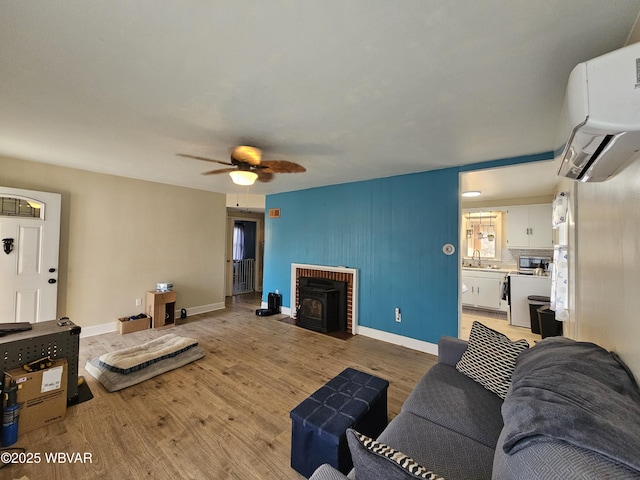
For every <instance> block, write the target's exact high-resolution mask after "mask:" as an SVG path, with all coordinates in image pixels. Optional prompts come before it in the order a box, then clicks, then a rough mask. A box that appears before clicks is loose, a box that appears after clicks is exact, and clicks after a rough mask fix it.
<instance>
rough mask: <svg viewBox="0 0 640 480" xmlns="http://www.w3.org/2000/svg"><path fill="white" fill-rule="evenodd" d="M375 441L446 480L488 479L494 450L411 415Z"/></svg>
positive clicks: (396, 421) (402, 417)
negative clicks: (397, 451)
mask: <svg viewBox="0 0 640 480" xmlns="http://www.w3.org/2000/svg"><path fill="white" fill-rule="evenodd" d="M494 396H495V395H494ZM377 440H378V441H379V442H382V443H385V444H387V445H389V446H390V447H392V448H394V449H396V450H399V451H401V452H403V453H405V454H407V455H409V456H410V457H411V458H413V459H414V460H415V461H416V462H418V463H419V464H420V465H425V466H428V467H429V468H430V469H431V470H433V471H434V472H436V473H438V475H442V476H443V477H444V478H446V479H447V480H469V479H475V480H481V479H490V478H491V467H492V465H493V457H494V454H495V450H494V449H492V448H489V447H486V446H485V445H482V444H481V443H478V442H476V441H475V440H471V439H469V438H467V437H465V436H464V435H460V434H459V433H455V432H453V431H451V430H449V429H447V428H444V427H441V426H440V425H437V424H435V423H433V422H430V421H428V420H425V419H424V418H420V417H417V416H415V415H413V414H411V413H408V412H402V413H400V414H399V415H398V416H396V417H395V418H394V419H393V420H392V421H391V423H390V424H389V425H388V426H387V428H386V429H385V430H384V432H382V434H381V435H380V436H379V437H378V438H377ZM379 478H384V477H382V476H380V477H379ZM356 479H357V480H360V477H359V476H358V474H357V472H356Z"/></svg>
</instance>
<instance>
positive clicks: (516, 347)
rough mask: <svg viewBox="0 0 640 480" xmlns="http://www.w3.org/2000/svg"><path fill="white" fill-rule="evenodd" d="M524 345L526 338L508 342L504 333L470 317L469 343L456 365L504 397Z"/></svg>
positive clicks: (524, 348) (527, 346)
mask: <svg viewBox="0 0 640 480" xmlns="http://www.w3.org/2000/svg"><path fill="white" fill-rule="evenodd" d="M528 348H529V343H528V342H527V341H526V340H518V341H516V342H512V341H511V340H509V337H507V336H506V335H504V334H502V333H500V332H496V331H495V330H492V329H491V328H489V327H487V326H485V325H483V324H482V323H480V322H477V321H474V322H473V324H472V325H471V333H470V334H469V346H468V347H467V350H466V351H465V352H464V354H463V355H462V358H461V359H460V361H459V362H458V363H457V364H456V369H457V370H458V371H459V372H461V373H464V374H465V375H466V376H467V377H469V378H471V379H473V380H475V381H476V382H478V383H479V384H480V385H482V386H483V387H484V388H486V389H487V390H489V391H491V392H493V393H495V394H496V395H498V396H499V397H500V398H502V399H504V398H505V397H506V396H507V392H508V391H509V387H510V386H511V374H512V373H513V370H514V369H515V368H516V358H518V355H520V353H522V352H524V351H525V350H527V349H528Z"/></svg>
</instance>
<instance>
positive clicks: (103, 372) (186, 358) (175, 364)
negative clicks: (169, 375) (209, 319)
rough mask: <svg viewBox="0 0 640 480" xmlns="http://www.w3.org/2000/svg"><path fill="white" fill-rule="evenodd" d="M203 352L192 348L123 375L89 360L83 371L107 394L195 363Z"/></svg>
mask: <svg viewBox="0 0 640 480" xmlns="http://www.w3.org/2000/svg"><path fill="white" fill-rule="evenodd" d="M204 355H205V351H204V349H203V348H202V347H199V346H197V347H193V348H189V349H188V350H185V351H184V352H182V353H180V354H178V355H175V356H173V357H169V358H165V359H163V360H160V361H158V362H155V363H153V364H151V365H149V366H147V367H145V368H143V369H141V370H136V371H134V372H131V373H128V374H123V373H118V372H112V371H110V370H107V369H106V368H104V367H103V366H101V365H100V359H99V358H94V359H92V360H89V361H88V362H87V364H86V365H85V367H84V368H85V370H86V371H87V372H89V374H91V376H93V377H94V378H95V379H96V380H98V381H99V382H100V383H101V384H102V385H103V386H104V388H106V389H107V390H108V391H109V392H116V391H118V390H122V389H123V388H127V387H130V386H132V385H136V384H138V383H140V382H144V381H145V380H148V379H150V378H153V377H155V376H157V375H160V374H162V373H165V372H168V371H170V370H174V369H176V368H179V367H182V366H184V365H186V364H188V363H191V362H195V361H196V360H199V359H200V358H202V357H204Z"/></svg>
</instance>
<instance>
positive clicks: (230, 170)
mask: <svg viewBox="0 0 640 480" xmlns="http://www.w3.org/2000/svg"><path fill="white" fill-rule="evenodd" d="M236 170H237V169H236V168H221V169H220V170H209V171H208V172H202V173H201V175H218V174H219V173H229V172H235V171H236Z"/></svg>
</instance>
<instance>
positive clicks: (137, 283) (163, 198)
mask: <svg viewBox="0 0 640 480" xmlns="http://www.w3.org/2000/svg"><path fill="white" fill-rule="evenodd" d="M0 184H2V185H4V186H8V187H14V188H24V189H29V190H41V191H48V192H56V193H60V194H61V195H62V217H61V232H60V234H61V235H60V264H59V291H58V317H60V316H68V317H69V318H70V319H71V320H72V321H73V322H75V323H76V324H77V325H80V326H82V327H89V326H94V325H101V324H106V323H109V322H113V321H115V319H117V318H118V317H121V316H127V315H133V314H136V313H140V312H143V311H144V302H145V300H144V298H145V293H146V291H147V290H153V289H155V286H156V282H165V281H172V282H173V284H174V289H175V290H176V292H177V298H178V300H177V302H176V307H177V308H178V309H180V308H187V309H189V308H192V307H205V308H211V307H215V306H217V307H220V306H224V265H225V221H226V206H225V196H224V195H222V194H217V193H211V192H205V191H201V190H194V189H188V188H183V187H175V186H170V185H163V184H159V183H153V182H145V181H140V180H132V179H128V178H123V177H116V176H111V175H102V174H96V173H90V172H85V171H81V170H75V169H70V168H63V167H56V166H51V165H45V164H40V163H34V162H28V161H22V160H16V159H10V158H3V157H0ZM136 298H142V299H143V304H142V306H141V307H137V306H136V305H135V299H136Z"/></svg>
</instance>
